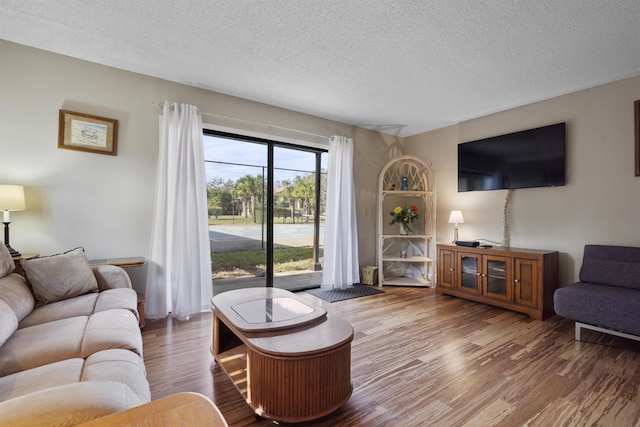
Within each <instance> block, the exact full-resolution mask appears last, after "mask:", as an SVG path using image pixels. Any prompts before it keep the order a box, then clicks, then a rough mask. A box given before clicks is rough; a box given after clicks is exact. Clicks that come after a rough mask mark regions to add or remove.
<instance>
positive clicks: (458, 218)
mask: <svg viewBox="0 0 640 427" xmlns="http://www.w3.org/2000/svg"><path fill="white" fill-rule="evenodd" d="M449 224H464V218H462V211H451V215H449Z"/></svg>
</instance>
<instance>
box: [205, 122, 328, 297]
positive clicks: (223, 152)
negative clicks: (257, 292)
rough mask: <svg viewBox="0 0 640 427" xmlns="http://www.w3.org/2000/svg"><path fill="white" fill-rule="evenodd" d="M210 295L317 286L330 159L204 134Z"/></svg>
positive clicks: (290, 148) (310, 150) (288, 147)
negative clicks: (327, 170) (211, 279)
mask: <svg viewBox="0 0 640 427" xmlns="http://www.w3.org/2000/svg"><path fill="white" fill-rule="evenodd" d="M204 145H205V167H206V173H207V200H208V210H209V237H210V243H211V259H212V275H213V279H214V280H213V287H214V288H213V291H214V294H217V293H220V292H224V291H226V290H230V289H237V288H242V287H256V286H276V287H281V288H285V289H289V290H296V289H304V288H309V287H314V286H318V285H319V284H320V274H321V272H320V270H321V265H322V236H323V234H324V233H323V232H322V231H323V230H322V227H323V224H324V200H325V196H324V194H325V190H324V189H325V182H326V173H323V171H324V170H326V166H325V165H326V162H327V153H326V151H324V150H318V149H313V148H306V147H299V146H293V145H285V144H282V143H278V142H274V141H268V140H261V139H255V138H249V137H241V136H237V135H230V134H223V133H214V132H209V131H205V135H204Z"/></svg>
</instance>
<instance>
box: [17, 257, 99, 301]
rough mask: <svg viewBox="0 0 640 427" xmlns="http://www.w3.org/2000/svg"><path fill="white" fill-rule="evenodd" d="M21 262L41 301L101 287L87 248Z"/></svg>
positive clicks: (36, 295) (74, 294) (58, 299)
mask: <svg viewBox="0 0 640 427" xmlns="http://www.w3.org/2000/svg"><path fill="white" fill-rule="evenodd" d="M21 265H22V269H23V270H24V273H25V275H26V277H27V280H28V281H29V283H30V284H31V287H32V289H33V294H34V295H35V297H36V301H37V304H38V305H43V304H48V303H51V302H56V301H61V300H65V299H69V298H73V297H76V296H78V295H83V294H86V293H89V292H97V291H98V281H97V280H96V277H95V276H94V275H93V272H92V271H91V265H89V260H87V256H86V255H85V253H84V249H83V248H76V249H73V250H70V251H68V252H65V253H63V254H57V255H52V256H48V257H40V258H32V259H28V260H23V261H22V263H21Z"/></svg>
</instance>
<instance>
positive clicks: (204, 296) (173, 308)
mask: <svg viewBox="0 0 640 427" xmlns="http://www.w3.org/2000/svg"><path fill="white" fill-rule="evenodd" d="M211 296H212V282H211V254H210V248H209V227H208V219H207V190H206V177H205V169H204V148H203V141H202V118H201V117H200V113H199V112H198V109H197V108H196V107H195V106H193V105H186V104H180V105H178V104H177V103H173V104H169V103H168V102H166V101H165V103H164V107H163V112H162V116H161V117H160V152H159V155H158V170H157V177H156V200H155V212H154V218H153V227H152V236H151V252H150V256H149V269H148V272H147V289H146V306H145V314H146V317H148V318H151V319H159V318H163V317H166V316H167V315H168V314H172V315H174V316H176V317H177V318H179V319H188V318H189V315H191V314H194V313H199V312H201V311H204V310H207V309H209V307H210V304H211Z"/></svg>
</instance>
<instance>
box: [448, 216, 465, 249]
mask: <svg viewBox="0 0 640 427" xmlns="http://www.w3.org/2000/svg"><path fill="white" fill-rule="evenodd" d="M449 224H454V226H453V242H451V243H455V242H456V241H457V240H458V224H464V218H462V211H451V215H449Z"/></svg>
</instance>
